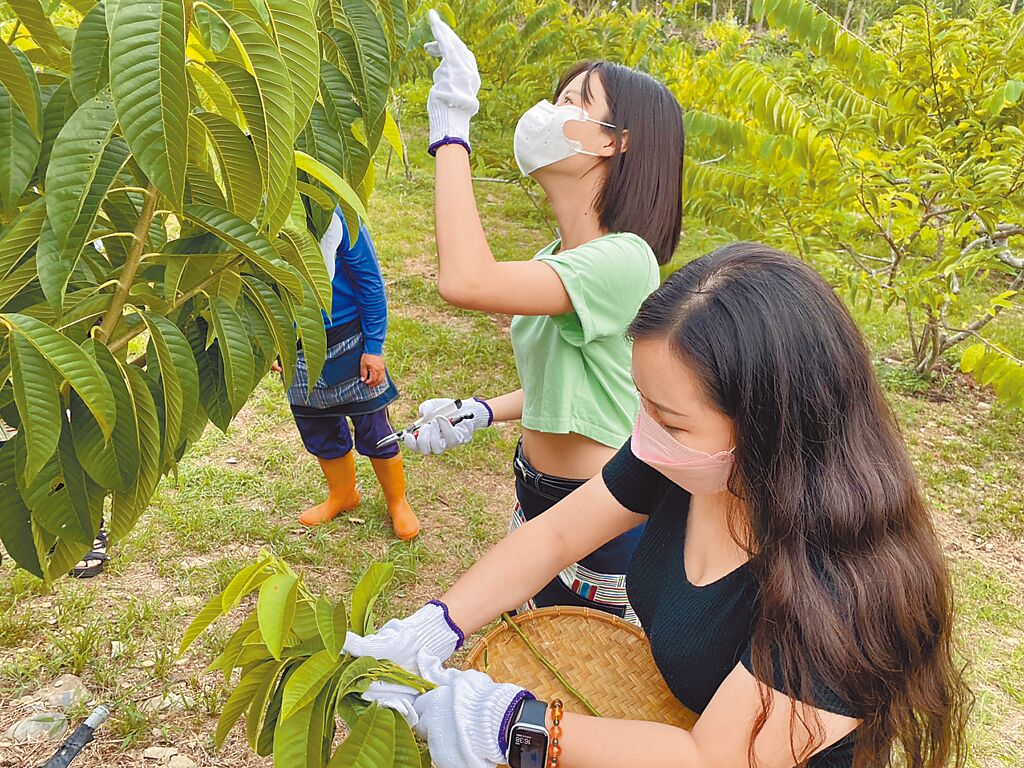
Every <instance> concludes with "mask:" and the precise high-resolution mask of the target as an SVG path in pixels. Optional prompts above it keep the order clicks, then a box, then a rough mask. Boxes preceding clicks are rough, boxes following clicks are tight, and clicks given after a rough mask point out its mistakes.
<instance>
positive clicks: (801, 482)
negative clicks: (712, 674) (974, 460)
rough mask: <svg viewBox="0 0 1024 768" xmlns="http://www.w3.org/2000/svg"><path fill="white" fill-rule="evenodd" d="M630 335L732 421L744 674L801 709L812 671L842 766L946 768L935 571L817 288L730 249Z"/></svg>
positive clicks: (656, 296) (646, 310) (902, 477)
mask: <svg viewBox="0 0 1024 768" xmlns="http://www.w3.org/2000/svg"><path fill="white" fill-rule="evenodd" d="M630 332H631V334H632V335H633V337H634V338H638V339H639V338H663V339H666V340H667V341H668V343H669V344H670V346H671V348H672V349H673V351H674V352H675V354H677V355H678V356H679V357H680V359H681V360H683V361H684V362H685V363H686V364H687V365H688V366H690V367H691V368H692V369H693V370H694V371H695V372H696V373H697V375H698V376H699V377H700V379H701V381H702V384H703V387H704V389H705V391H706V394H707V395H708V397H709V399H710V401H711V402H712V403H713V404H714V406H715V407H716V408H717V409H718V410H719V411H721V412H722V413H723V414H725V415H726V416H728V417H729V418H730V419H731V420H732V422H733V424H734V428H735V434H736V448H735V457H736V461H735V464H734V468H733V472H732V475H731V477H730V479H729V490H730V491H731V492H732V493H733V494H734V495H735V496H736V497H738V499H739V500H740V501H741V502H742V504H739V505H737V507H738V508H740V509H743V510H745V514H744V515H743V516H742V517H738V518H736V519H734V520H732V521H731V522H732V523H733V526H732V528H733V531H734V535H735V536H736V538H737V541H739V542H740V543H741V544H742V545H744V546H745V547H746V548H747V550H748V551H749V552H750V553H751V556H752V559H751V564H752V566H753V568H754V573H755V574H756V576H757V579H758V582H759V585H760V588H761V598H760V613H759V617H758V622H757V624H756V627H755V630H754V635H753V641H752V643H753V653H752V657H753V666H754V670H755V673H756V676H757V677H758V679H759V680H772V681H774V685H775V687H779V686H780V684H781V688H780V690H782V691H783V692H784V693H786V694H787V695H789V696H791V697H792V698H795V699H798V700H800V701H804V702H813V701H814V696H813V684H814V680H812V673H811V670H813V672H814V676H816V677H817V680H818V681H820V682H821V683H824V684H825V685H827V686H828V687H829V688H831V689H832V690H834V691H835V692H837V693H838V694H839V695H840V697H841V698H842V699H843V700H844V701H846V702H848V703H849V705H850V706H851V707H852V708H853V710H854V711H855V712H856V713H857V716H858V717H860V718H861V719H862V723H861V725H860V726H859V727H858V729H857V730H856V732H855V748H854V750H855V754H854V764H855V765H857V766H864V767H865V768H866V767H867V766H871V768H874V767H875V766H884V765H890V764H894V763H896V764H900V765H905V766H908V767H910V768H945V767H946V766H947V765H953V766H961V765H963V763H964V761H965V759H966V754H965V744H964V726H965V721H966V718H967V714H968V712H969V709H970V704H971V701H972V698H971V695H970V692H969V691H968V690H967V688H966V686H965V684H964V682H963V670H962V668H961V667H960V666H959V665H958V664H957V662H956V660H955V658H954V652H953V598H952V591H951V588H950V580H949V574H948V571H947V567H946V562H945V560H944V558H943V555H942V551H941V549H940V547H939V543H938V540H937V538H936V535H935V532H934V530H933V528H932V522H931V519H930V517H929V515H928V511H927V509H926V508H925V504H924V501H923V499H922V495H921V491H920V489H919V487H918V482H917V478H916V475H915V473H914V469H913V466H912V465H911V462H910V457H909V455H908V453H907V450H906V446H905V445H904V443H903V439H902V436H901V435H900V431H899V427H898V425H897V422H896V418H895V416H894V415H893V413H892V411H891V409H890V408H889V405H888V403H887V402H886V400H885V396H884V395H883V393H882V390H881V388H880V387H879V385H878V382H877V381H876V379H875V375H874V369H873V368H872V365H871V360H870V357H869V354H868V350H867V348H866V346H865V344H864V341H863V339H862V338H861V335H860V332H859V331H858V329H857V327H856V325H855V323H854V321H853V319H852V318H851V317H850V314H849V313H848V312H847V310H846V308H845V307H844V306H843V304H842V302H840V301H839V299H838V298H837V297H836V295H835V293H834V292H833V290H832V289H831V288H830V287H829V286H828V284H827V283H826V282H825V281H824V280H823V279H822V278H821V276H820V275H818V274H817V273H816V272H815V271H814V270H813V269H811V268H810V267H809V266H807V265H806V264H804V263H802V262H801V261H799V260H797V259H795V258H793V257H791V256H788V255H787V254H784V253H782V252H780V251H777V250H775V249H773V248H769V247H767V246H763V245H758V244H756V243H737V244H735V245H730V246H727V247H725V248H722V249H720V250H718V251H715V252H714V253H712V254H709V255H707V256H704V257H703V258H700V259H697V260H696V261H694V262H691V263H690V264H687V265H686V266H685V267H683V268H682V269H680V270H679V271H678V272H676V273H675V274H673V275H672V276H671V277H669V278H668V280H667V281H666V282H665V284H664V285H663V286H662V287H661V288H659V289H658V290H657V291H655V292H654V293H653V294H652V295H651V296H650V297H649V298H648V299H647V301H646V302H645V303H644V305H643V306H642V307H641V308H640V312H639V314H638V315H637V317H636V320H635V321H634V322H633V325H632V328H631V329H630ZM780 678H781V682H780ZM761 703H762V711H761V715H760V717H759V718H758V719H757V721H756V722H755V727H754V732H753V733H752V734H751V742H750V755H751V761H753V744H754V740H755V738H756V736H757V733H758V732H759V731H760V730H761V728H763V726H764V723H765V722H766V719H767V716H768V711H769V706H770V697H769V693H768V691H767V690H766V689H765V688H764V687H763V686H762V688H761ZM795 711H796V712H797V715H796V716H795V721H791V737H793V736H794V734H796V733H797V732H798V731H797V729H799V743H801V744H802V743H805V740H807V739H809V740H810V742H811V748H810V749H811V751H812V752H813V751H814V749H816V748H817V746H820V744H821V743H822V738H823V734H822V730H821V723H820V722H819V721H818V720H817V718H815V717H813V713H809V712H807V710H806V709H805V708H801V707H797V708H796V709H795ZM801 713H802V714H801ZM815 742H816V744H815ZM793 743H794V745H795V744H796V743H797V740H796V739H794V742H793ZM809 754H810V753H807V754H804V755H802V756H801V759H802V760H804V761H806V760H807V759H808V757H809Z"/></svg>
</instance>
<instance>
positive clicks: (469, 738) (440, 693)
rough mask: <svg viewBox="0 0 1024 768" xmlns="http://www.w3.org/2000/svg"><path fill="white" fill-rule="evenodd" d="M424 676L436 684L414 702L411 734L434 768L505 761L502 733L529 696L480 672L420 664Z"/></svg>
mask: <svg viewBox="0 0 1024 768" xmlns="http://www.w3.org/2000/svg"><path fill="white" fill-rule="evenodd" d="M423 666H424V667H425V668H424V670H423V672H424V675H423V676H424V677H426V678H427V679H428V680H430V681H431V682H433V683H436V684H437V685H438V687H437V688H435V689H434V690H432V691H427V692H426V693H424V694H423V695H421V696H418V697H417V698H416V700H415V702H414V706H415V709H416V715H417V720H416V724H415V725H414V726H413V727H414V728H415V730H416V733H417V734H418V735H419V736H420V737H421V738H424V739H426V741H427V746H429V747H430V757H431V759H432V760H433V762H434V765H435V766H436V768H493V766H496V765H500V764H502V763H504V762H505V759H506V753H507V752H508V744H507V743H506V739H507V731H508V728H509V726H510V725H511V722H512V715H513V713H514V711H515V708H516V706H517V705H518V704H519V702H520V701H522V700H523V699H525V698H533V694H531V693H530V692H529V691H527V690H524V689H523V688H521V687H520V686H518V685H509V684H507V683H496V682H494V681H493V680H491V678H490V677H488V676H487V675H485V674H484V673H483V672H477V671H475V670H465V671H463V670H458V669H442V667H441V664H440V663H439V662H437V661H436V660H430V659H424V664H423Z"/></svg>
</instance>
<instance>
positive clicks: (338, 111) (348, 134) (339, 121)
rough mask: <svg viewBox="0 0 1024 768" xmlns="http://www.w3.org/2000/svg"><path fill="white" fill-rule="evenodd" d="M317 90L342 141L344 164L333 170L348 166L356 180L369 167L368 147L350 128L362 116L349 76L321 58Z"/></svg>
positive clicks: (351, 177) (353, 181)
mask: <svg viewBox="0 0 1024 768" xmlns="http://www.w3.org/2000/svg"><path fill="white" fill-rule="evenodd" d="M320 94H321V96H322V97H323V100H324V110H325V112H326V114H327V118H328V120H329V121H330V122H331V124H332V125H334V127H335V130H336V131H338V133H339V137H340V139H341V140H342V142H343V144H344V151H345V156H346V158H347V161H348V166H347V167H346V166H341V167H337V168H335V170H337V171H344V170H348V174H347V175H348V177H349V178H350V179H352V183H353V184H358V183H359V182H360V181H362V179H363V177H364V176H365V175H366V172H367V170H368V169H369V167H370V151H369V149H368V148H367V147H366V145H365V144H363V143H362V142H361V141H359V140H358V139H357V138H356V137H355V135H354V133H353V131H352V128H353V125H354V124H355V123H356V121H357V120H359V119H361V117H362V113H361V112H360V109H359V104H357V103H356V101H355V98H356V95H355V89H354V88H353V87H352V83H351V81H350V80H349V78H348V76H347V75H346V74H345V73H344V72H342V71H341V70H340V69H338V68H337V67H336V66H334V64H332V63H331V62H329V61H326V60H321V61H320ZM321 159H323V158H321ZM329 167H334V166H329Z"/></svg>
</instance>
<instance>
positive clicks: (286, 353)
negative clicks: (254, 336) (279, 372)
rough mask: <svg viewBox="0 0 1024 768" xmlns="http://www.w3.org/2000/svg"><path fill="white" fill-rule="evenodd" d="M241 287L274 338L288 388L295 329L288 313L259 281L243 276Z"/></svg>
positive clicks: (290, 376) (274, 295)
mask: <svg viewBox="0 0 1024 768" xmlns="http://www.w3.org/2000/svg"><path fill="white" fill-rule="evenodd" d="M244 280H245V282H244V285H243V288H244V290H245V291H246V294H247V295H248V296H249V298H250V299H252V302H253V305H254V306H255V307H256V308H257V309H258V310H259V312H260V314H261V315H262V316H263V318H264V319H265V320H266V321H267V325H268V327H269V329H270V332H271V334H272V335H273V337H274V344H275V346H276V347H277V353H278V354H279V355H280V356H281V368H282V369H283V371H284V384H285V387H288V386H289V385H290V384H291V381H292V378H293V377H294V375H295V360H296V351H295V342H296V335H295V328H294V325H293V324H292V321H291V319H290V318H289V317H288V312H287V311H286V310H285V308H284V304H282V303H281V298H280V297H279V296H278V295H277V294H276V293H274V291H273V290H272V289H271V288H270V286H268V285H267V284H266V283H264V282H263V281H261V280H257V279H256V278H254V277H250V276H249V275H246V276H245V279H244Z"/></svg>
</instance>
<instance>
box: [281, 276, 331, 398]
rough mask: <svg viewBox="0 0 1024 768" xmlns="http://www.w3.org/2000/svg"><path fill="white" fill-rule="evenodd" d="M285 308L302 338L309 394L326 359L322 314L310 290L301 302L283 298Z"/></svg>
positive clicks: (310, 289) (325, 339) (325, 340)
mask: <svg viewBox="0 0 1024 768" xmlns="http://www.w3.org/2000/svg"><path fill="white" fill-rule="evenodd" d="M285 306H286V307H287V308H288V311H289V314H290V315H291V316H292V319H293V320H294V321H295V326H296V328H298V330H299V335H300V336H301V338H302V356H303V358H304V359H305V361H306V376H307V378H308V392H307V394H311V393H312V392H313V387H315V386H316V382H317V380H318V379H319V378H320V373H321V372H322V371H323V369H324V362H325V361H326V358H327V332H326V331H325V330H324V319H323V313H322V312H321V310H320V307H319V306H318V305H317V303H316V299H315V297H314V293H313V289H312V288H307V290H306V292H305V300H304V301H302V302H294V301H291V300H290V299H288V297H285Z"/></svg>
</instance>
